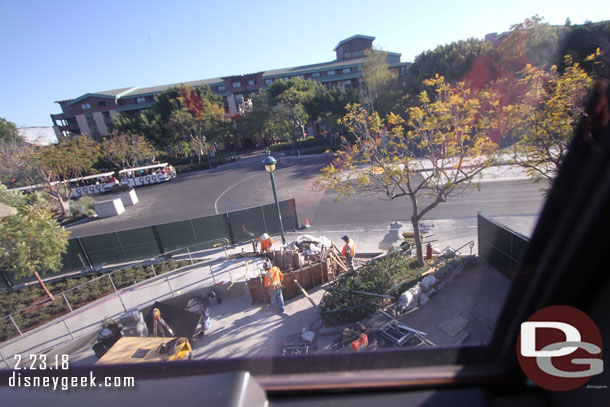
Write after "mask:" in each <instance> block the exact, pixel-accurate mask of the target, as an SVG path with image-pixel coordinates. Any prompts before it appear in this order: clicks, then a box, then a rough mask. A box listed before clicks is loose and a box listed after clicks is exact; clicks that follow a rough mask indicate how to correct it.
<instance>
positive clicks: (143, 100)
mask: <svg viewBox="0 0 610 407" xmlns="http://www.w3.org/2000/svg"><path fill="white" fill-rule="evenodd" d="M136 103H138V104H140V103H146V98H145V97H139V98H137V99H136Z"/></svg>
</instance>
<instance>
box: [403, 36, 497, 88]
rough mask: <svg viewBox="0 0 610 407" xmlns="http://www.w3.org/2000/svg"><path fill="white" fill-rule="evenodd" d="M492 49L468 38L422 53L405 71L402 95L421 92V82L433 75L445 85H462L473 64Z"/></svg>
mask: <svg viewBox="0 0 610 407" xmlns="http://www.w3.org/2000/svg"><path fill="white" fill-rule="evenodd" d="M492 48H493V47H492V45H491V44H490V43H489V42H487V41H481V40H478V39H474V38H471V39H468V40H462V41H454V42H452V43H449V44H445V45H439V46H437V47H436V48H435V49H433V50H429V51H425V52H422V53H421V54H419V55H418V56H416V57H415V60H414V61H413V63H412V64H411V65H409V67H408V69H407V73H406V75H405V77H404V79H403V86H402V87H403V91H404V93H405V94H409V95H418V94H419V93H420V92H421V91H422V90H424V85H423V81H424V80H426V79H428V78H432V77H434V76H435V75H440V76H443V77H444V78H445V80H446V81H447V82H449V83H455V82H460V81H464V80H465V77H466V75H467V73H468V72H469V70H470V69H471V68H472V66H473V64H474V62H475V61H476V60H477V59H478V58H479V57H481V56H482V55H485V54H487V53H489V52H490V51H491V50H492Z"/></svg>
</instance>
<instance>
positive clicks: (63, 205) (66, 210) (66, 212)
mask: <svg viewBox="0 0 610 407" xmlns="http://www.w3.org/2000/svg"><path fill="white" fill-rule="evenodd" d="M57 201H58V202H59V207H60V209H61V216H62V218H64V219H67V218H69V217H70V215H72V212H71V211H70V198H68V199H66V200H65V201H64V199H63V198H62V197H61V196H59V194H58V197H57Z"/></svg>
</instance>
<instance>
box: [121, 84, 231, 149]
mask: <svg viewBox="0 0 610 407" xmlns="http://www.w3.org/2000/svg"><path fill="white" fill-rule="evenodd" d="M114 127H115V128H116V129H117V130H118V131H119V132H120V133H129V134H141V135H143V136H145V137H146V138H148V139H149V140H151V141H152V142H153V143H154V144H155V146H157V147H158V148H163V149H165V150H167V151H169V152H173V153H178V152H181V153H182V152H184V151H185V150H184V149H185V146H186V148H187V150H188V151H190V147H189V143H190V141H191V139H192V138H201V137H202V135H205V137H206V138H207V140H208V141H216V140H218V141H220V140H223V141H224V140H226V139H228V138H229V137H230V128H231V126H230V120H229V119H227V118H225V117H224V108H223V101H222V97H221V96H218V95H215V94H213V93H212V90H211V89H210V87H209V86H199V87H197V88H193V87H191V86H187V85H181V86H179V87H172V88H170V89H168V90H166V91H163V92H161V93H160V94H158V95H157V96H155V102H154V103H153V104H152V105H151V106H150V108H148V109H147V110H145V111H144V112H141V113H137V114H133V113H132V114H121V115H119V117H118V118H117V119H116V120H115V121H114Z"/></svg>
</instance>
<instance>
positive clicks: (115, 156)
mask: <svg viewBox="0 0 610 407" xmlns="http://www.w3.org/2000/svg"><path fill="white" fill-rule="evenodd" d="M101 153H102V157H103V158H104V159H105V160H107V161H109V162H110V163H112V164H113V165H114V166H115V167H116V168H118V169H123V168H131V167H137V166H138V165H139V163H142V162H144V161H154V159H155V155H156V153H157V151H156V150H155V148H154V146H153V145H152V144H151V143H150V141H148V140H147V139H146V138H145V137H143V136H141V135H139V134H116V133H115V134H113V135H112V136H111V137H109V138H106V139H104V141H102V143H101Z"/></svg>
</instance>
